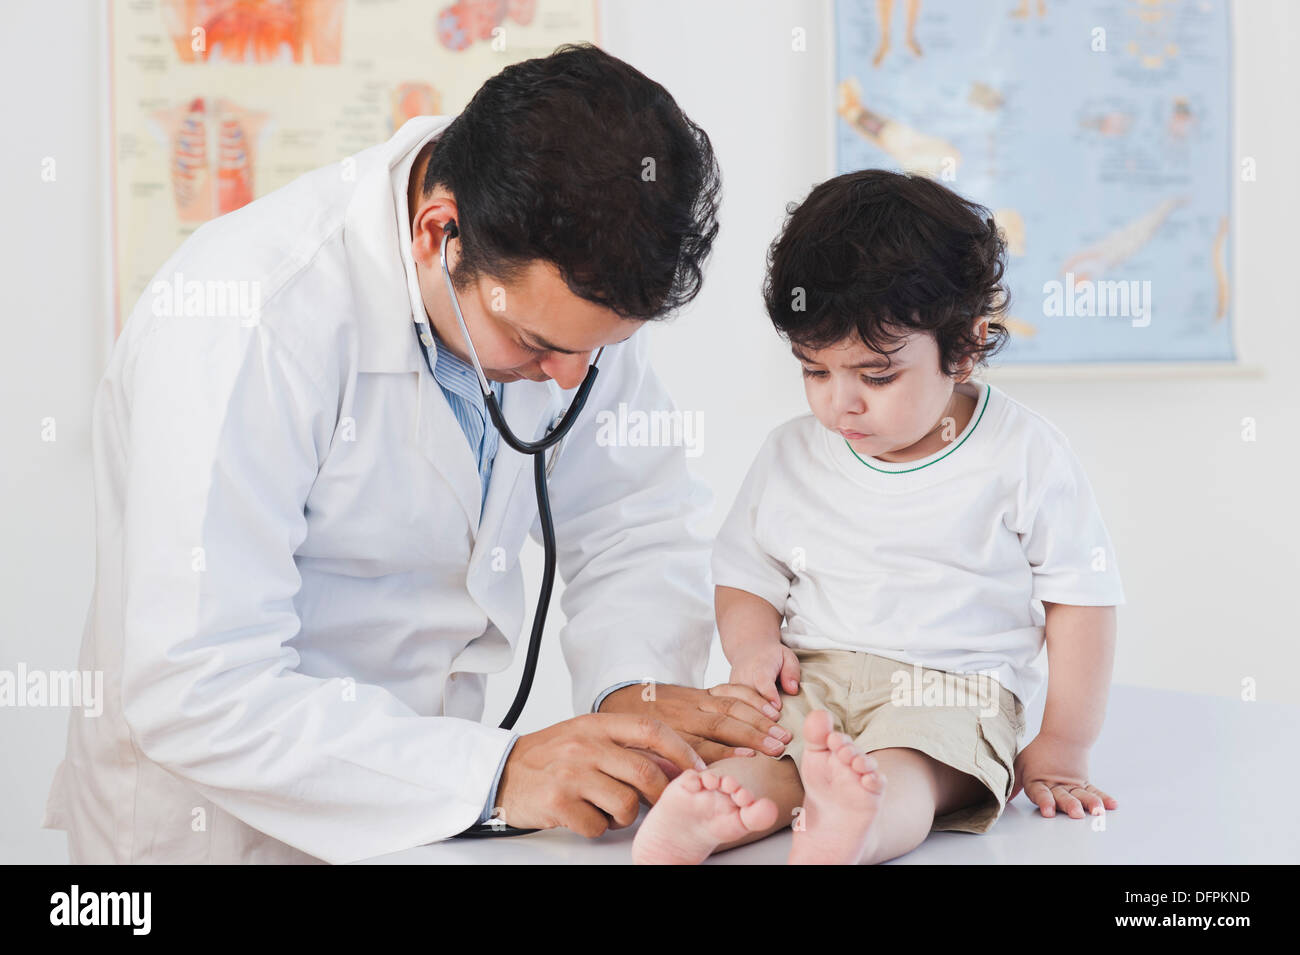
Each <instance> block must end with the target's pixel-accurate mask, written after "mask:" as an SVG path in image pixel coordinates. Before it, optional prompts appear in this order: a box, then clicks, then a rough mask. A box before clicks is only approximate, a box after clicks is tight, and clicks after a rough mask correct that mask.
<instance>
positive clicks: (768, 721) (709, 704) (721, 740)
mask: <svg viewBox="0 0 1300 955" xmlns="http://www.w3.org/2000/svg"><path fill="white" fill-rule="evenodd" d="M600 712H601V713H628V714H634V715H645V716H653V717H655V718H656V719H659V720H663V722H665V723H667V724H668V725H669V726H671V727H672V728H673V729H675V730H676V731H677V732H678V733H680V734H681V736H682V738H683V739H685V740H686V741H687V742H688V743H690V744H691V746H692V747H693V748H694V749H695V752H697V753H699V754H700V756H701V757H703V759H704V761H705V762H706V763H715V762H717V761H718V760H720V759H727V758H729V757H731V756H753V755H755V753H759V752H761V753H763V754H764V755H767V756H780V755H781V754H782V753H783V752H785V744H786V743H788V742H790V740H791V739H793V737H792V736H791V735H790V733H789V732H787V731H786V730H785V729H784V728H783V727H780V726H777V725H776V721H777V719H778V718H779V717H780V715H781V714H780V713H779V712H778V711H777V708H776V707H775V706H773V705H772V704H771V703H769V702H768V701H767V700H765V699H763V697H762V695H760V694H759V692H758V691H757V690H755V689H754V688H753V687H752V686H741V685H737V684H735V683H720V684H718V685H717V686H715V687H711V688H709V689H707V690H702V689H698V688H696V687H690V686H673V685H671V684H664V683H655V684H650V685H648V686H625V687H623V688H622V689H621V690H615V691H614V692H613V693H611V694H609V695H608V696H607V697H605V699H604V700H603V701H601V704H600Z"/></svg>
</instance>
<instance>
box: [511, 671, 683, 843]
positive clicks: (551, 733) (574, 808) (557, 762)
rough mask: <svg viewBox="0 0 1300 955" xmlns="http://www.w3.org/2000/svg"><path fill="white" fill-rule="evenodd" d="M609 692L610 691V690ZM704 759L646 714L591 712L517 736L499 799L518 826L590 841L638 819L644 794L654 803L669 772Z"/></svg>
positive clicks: (677, 771)
mask: <svg viewBox="0 0 1300 955" xmlns="http://www.w3.org/2000/svg"><path fill="white" fill-rule="evenodd" d="M611 695H612V694H611ZM661 766H662V767H666V768H669V769H671V770H673V771H674V775H675V774H676V773H680V772H681V771H682V770H686V769H703V768H704V762H703V760H701V759H700V758H699V757H698V756H696V755H695V752H694V751H693V750H692V749H691V747H690V745H689V744H688V743H687V742H686V741H685V740H683V739H682V738H681V737H680V736H678V735H677V734H676V733H675V732H673V730H672V729H671V728H670V727H668V726H667V725H665V724H664V723H662V722H660V721H659V720H657V719H653V718H651V717H648V716H624V715H615V714H606V713H589V714H587V715H585V716H578V717H575V718H574V719H571V720H565V721H564V722H563V723H556V724H555V725H554V726H548V727H547V728H546V729H544V730H540V731H538V732H536V733H529V734H527V735H526V736H520V737H519V739H518V740H517V741H516V742H515V745H514V748H513V749H512V750H511V751H510V756H509V758H508V759H507V760H506V766H505V771H504V772H503V773H502V774H501V784H500V786H498V787H497V802H498V803H499V804H500V808H501V817H502V818H503V819H504V821H505V823H506V824H507V825H510V826H516V827H518V828H522V829H554V828H556V827H559V826H562V827H564V828H565V829H571V830H572V831H574V832H576V833H578V835H581V836H587V837H589V838H595V837H596V836H599V835H601V834H602V833H604V832H605V830H606V829H622V828H624V827H625V826H630V825H631V824H632V823H633V822H635V821H636V817H637V814H638V812H640V808H641V799H642V797H644V798H645V800H646V801H647V802H649V803H651V804H653V803H655V802H656V801H658V799H659V796H660V795H661V794H662V793H663V791H664V787H665V786H667V785H668V776H667V775H666V774H665V773H664V770H663V768H661Z"/></svg>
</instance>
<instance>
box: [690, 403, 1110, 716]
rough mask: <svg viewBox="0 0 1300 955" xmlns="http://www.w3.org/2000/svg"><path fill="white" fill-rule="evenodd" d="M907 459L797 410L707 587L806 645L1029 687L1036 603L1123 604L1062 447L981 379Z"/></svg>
mask: <svg viewBox="0 0 1300 955" xmlns="http://www.w3.org/2000/svg"><path fill="white" fill-rule="evenodd" d="M958 387H959V388H961V389H962V390H964V391H966V393H967V394H971V395H973V396H974V397H975V398H976V405H975V411H974V413H973V414H972V415H971V419H970V421H969V423H967V425H966V427H965V428H964V429H963V430H962V433H961V434H960V435H958V436H957V438H956V439H954V440H953V441H952V442H951V443H950V444H949V445H948V446H947V447H946V448H944V449H942V450H940V451H938V452H936V453H935V454H933V455H930V456H929V457H927V458H922V459H919V460H916V461H906V462H902V463H891V462H887V461H882V460H880V459H878V458H872V457H861V456H859V455H858V454H857V453H856V452H855V451H854V450H853V449H852V448H851V447H849V445H848V442H847V441H845V440H844V438H843V437H841V436H840V435H838V434H835V433H833V432H831V431H829V430H827V429H826V428H824V427H822V425H821V424H820V423H819V422H818V421H817V419H816V418H815V417H813V416H812V415H811V414H806V415H802V416H800V417H798V418H795V419H793V420H791V421H788V422H786V423H785V424H783V425H781V426H780V427H778V428H777V429H776V430H775V431H773V432H772V433H771V434H770V435H769V436H768V437H767V440H766V441H765V442H764V444H763V447H762V448H761V450H760V451H759V453H758V456H757V457H756V458H755V460H754V463H753V465H752V466H751V467H750V470H749V474H748V476H747V477H746V478H745V481H744V484H743V485H742V486H741V489H740V493H739V494H738V495H737V498H736V502H735V504H733V505H732V508H731V511H730V513H729V514H728V515H727V519H726V521H725V522H724V523H723V526H722V529H721V530H720V531H719V533H718V538H717V541H716V542H715V544H714V550H713V582H714V583H715V584H717V585H720V586H724V587H735V588H737V589H739V590H745V591H748V592H749V593H752V594H755V595H757V596H759V597H762V598H763V599H764V600H766V601H767V602H768V603H770V604H771V605H772V606H773V607H775V608H776V609H777V610H778V611H780V612H781V613H782V614H784V616H785V623H784V625H783V627H782V634H783V636H782V639H783V641H784V642H785V643H786V645H787V646H791V647H795V648H799V649H809V650H813V649H818V650H824V649H835V650H859V651H867V652H870V653H874V654H878V655H880V656H885V657H890V658H892V659H895V660H901V661H903V662H905V663H909V664H919V665H921V666H925V667H931V668H934V669H938V670H945V671H948V672H953V673H985V674H987V675H989V676H992V677H994V678H995V679H996V680H997V681H998V682H999V683H1000V684H1002V685H1003V686H1005V687H1006V688H1007V689H1009V690H1011V691H1012V692H1013V693H1015V694H1016V696H1017V697H1019V699H1020V700H1021V702H1022V703H1025V704H1028V702H1029V701H1030V700H1031V699H1032V698H1033V697H1034V696H1035V694H1037V692H1038V690H1039V689H1040V687H1041V686H1042V683H1043V674H1042V672H1041V671H1040V670H1039V669H1038V668H1037V667H1036V666H1035V665H1034V659H1035V658H1036V657H1037V656H1038V653H1039V651H1040V650H1041V648H1042V645H1043V624H1044V620H1045V616H1044V612H1043V604H1042V602H1043V601H1048V602H1051V603H1063V604H1075V605H1081V606H1099V607H1108V606H1115V605H1119V604H1122V603H1123V602H1124V593H1123V590H1122V588H1121V586H1120V578H1119V571H1118V567H1117V566H1116V563H1115V555H1114V553H1113V551H1112V549H1111V542H1110V536H1109V535H1108V534H1107V532H1106V527H1105V525H1104V524H1103V523H1102V520H1101V515H1100V514H1099V513H1098V510H1097V504H1096V501H1095V500H1094V498H1093V494H1092V488H1091V487H1090V486H1089V484H1088V479H1087V477H1086V476H1085V475H1084V473H1083V468H1082V467H1081V466H1080V464H1079V461H1078V459H1077V458H1076V457H1075V455H1074V452H1073V451H1072V450H1071V449H1070V445H1069V442H1068V441H1067V440H1066V438H1065V435H1063V434H1062V433H1061V432H1060V431H1059V430H1057V428H1056V427H1055V426H1054V425H1052V424H1051V423H1050V422H1048V421H1047V420H1046V419H1044V418H1042V417H1041V416H1039V415H1037V414H1035V413H1034V412H1032V411H1030V410H1029V409H1028V408H1026V407H1024V406H1023V405H1021V404H1019V403H1018V402H1016V401H1014V400H1012V399H1011V398H1010V397H1008V396H1007V395H1006V394H1005V393H1004V392H1002V391H1000V390H999V389H997V388H994V387H992V386H990V385H987V384H984V383H971V384H970V385H960V386H958Z"/></svg>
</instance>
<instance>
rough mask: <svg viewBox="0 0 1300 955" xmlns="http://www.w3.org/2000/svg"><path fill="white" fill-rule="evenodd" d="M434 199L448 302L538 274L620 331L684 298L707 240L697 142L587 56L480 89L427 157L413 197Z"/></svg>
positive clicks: (702, 148)
mask: <svg viewBox="0 0 1300 955" xmlns="http://www.w3.org/2000/svg"><path fill="white" fill-rule="evenodd" d="M651 160H653V163H651V162H650V161H651ZM438 185H442V186H444V187H445V188H446V189H448V190H449V191H450V192H451V193H452V195H454V196H455V198H456V205H457V208H458V219H457V227H458V228H459V230H460V240H461V246H460V258H459V259H458V260H457V263H456V270H455V272H454V274H453V278H454V280H455V283H456V286H457V288H468V287H469V286H470V285H471V284H472V283H473V282H474V281H475V280H476V279H477V278H478V277H479V276H480V275H487V276H491V277H494V278H499V279H502V280H503V281H507V282H510V281H513V280H515V279H517V278H518V276H519V275H520V273H521V271H522V270H523V268H524V267H526V266H527V264H528V263H529V262H530V261H533V260H543V261H547V262H551V263H553V264H554V265H555V266H557V267H558V268H559V270H560V274H561V275H562V276H563V278H564V281H565V283H566V284H567V285H568V287H569V289H570V290H571V291H572V292H573V293H574V294H575V295H577V296H578V297H580V298H583V299H586V300H588V301H591V302H595V303H596V304H598V305H602V306H604V307H606V308H609V309H611V310H613V311H614V312H615V313H616V314H618V315H619V316H620V317H621V318H629V319H642V320H648V319H655V318H662V317H665V316H667V315H669V314H671V313H672V312H673V311H674V310H676V309H678V308H680V307H681V306H683V305H685V304H686V303H687V302H689V301H691V300H692V299H693V298H695V296H696V295H697V294H698V292H699V290H700V286H701V283H702V281H703V265H704V262H705V260H706V259H707V258H708V255H709V252H710V249H711V248H712V245H713V240H714V238H715V236H716V235H717V233H718V222H717V211H718V203H719V196H720V192H721V176H720V173H719V171H718V165H717V161H716V160H715V158H714V155H713V148H712V145H711V143H710V141H709V137H708V135H707V134H706V133H705V132H704V130H703V129H701V128H700V127H698V126H696V125H695V124H694V123H693V122H691V120H690V119H688V118H687V116H686V115H685V114H684V113H683V112H682V111H681V109H680V107H678V105H677V103H676V102H675V101H674V100H673V98H672V97H671V96H670V95H669V94H668V91H667V90H665V89H664V88H663V87H662V86H660V85H659V84H658V83H656V82H654V81H653V80H651V79H649V78H648V77H646V76H644V75H643V74H641V73H640V72H638V71H637V70H635V69H633V68H632V67H631V66H629V65H628V64H626V63H624V62H623V61H622V60H619V59H616V58H615V57H612V56H610V55H609V54H608V53H605V52H604V51H603V50H601V49H599V48H598V47H595V46H593V45H591V44H588V43H583V44H571V43H566V44H564V45H562V46H560V47H557V48H556V50H555V52H554V53H552V54H551V55H550V56H546V57H538V58H535V59H531V60H524V61H522V62H520V63H515V64H512V65H511V66H507V67H506V68H505V69H503V70H502V71H501V72H500V73H498V74H496V75H495V76H493V77H492V78H491V79H489V80H488V81H487V82H486V83H484V84H483V86H482V87H481V88H480V89H479V90H478V92H476V93H475V94H474V97H473V99H471V100H470V102H469V105H468V106H466V107H465V109H464V111H463V112H461V113H460V115H459V116H457V117H456V118H455V119H454V120H452V122H451V123H450V124H449V125H448V126H447V127H446V129H445V130H443V132H442V134H441V135H440V136H439V137H438V139H437V140H436V141H435V143H434V145H433V151H432V154H431V157H430V159H429V164H428V168H427V170H426V172H425V177H424V182H423V183H422V187H423V192H424V193H425V194H426V195H427V194H428V193H430V192H432V191H433V189H434V188H435V187H436V186H438Z"/></svg>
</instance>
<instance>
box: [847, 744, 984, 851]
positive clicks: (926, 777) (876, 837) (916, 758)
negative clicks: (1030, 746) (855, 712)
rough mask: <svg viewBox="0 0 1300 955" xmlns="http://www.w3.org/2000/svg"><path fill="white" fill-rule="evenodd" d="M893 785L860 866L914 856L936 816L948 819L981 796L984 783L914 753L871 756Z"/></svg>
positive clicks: (880, 752)
mask: <svg viewBox="0 0 1300 955" xmlns="http://www.w3.org/2000/svg"><path fill="white" fill-rule="evenodd" d="M871 755H872V756H873V757H875V759H876V762H877V764H878V765H879V766H880V772H881V774H882V775H883V776H884V777H885V778H886V779H887V780H888V781H889V783H888V785H887V786H886V787H885V792H884V799H883V800H882V801H881V805H880V808H879V810H878V812H877V818H876V822H875V825H873V826H872V827H871V831H870V832H869V833H868V835H867V844H866V848H865V849H864V850H863V853H862V862H863V863H866V864H872V863H877V862H885V861H888V860H889V859H896V858H898V857H899V856H901V855H903V854H905V853H908V852H911V851H912V850H913V849H915V848H916V847H917V846H919V845H920V844H921V843H922V842H924V841H925V838H926V836H928V835H929V834H930V827H931V826H932V825H933V824H934V820H935V817H936V816H942V815H946V814H947V813H950V812H954V811H956V810H958V809H960V808H962V807H963V806H969V805H970V804H971V803H973V802H975V800H977V799H979V798H981V797H982V796H983V794H984V792H985V789H984V785H983V784H982V783H981V782H980V781H979V780H978V779H976V778H975V777H974V776H971V775H969V774H967V773H963V772H961V771H960V770H956V769H953V768H952V767H951V766H948V765H946V764H944V763H941V762H939V761H938V760H937V759H933V758H932V757H930V756H927V755H926V754H925V753H922V752H921V751H920V750H916V749H904V748H889V749H877V750H873V751H872V752H871Z"/></svg>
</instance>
